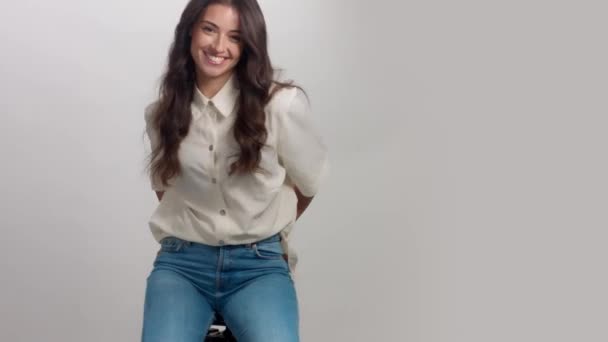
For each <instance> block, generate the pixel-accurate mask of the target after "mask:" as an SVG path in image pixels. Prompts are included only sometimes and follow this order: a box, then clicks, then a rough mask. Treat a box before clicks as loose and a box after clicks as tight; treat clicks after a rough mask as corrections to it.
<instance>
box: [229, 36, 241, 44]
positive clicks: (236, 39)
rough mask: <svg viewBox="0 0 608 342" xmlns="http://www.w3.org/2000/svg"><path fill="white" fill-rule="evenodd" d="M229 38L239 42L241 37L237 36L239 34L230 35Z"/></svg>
mask: <svg viewBox="0 0 608 342" xmlns="http://www.w3.org/2000/svg"><path fill="white" fill-rule="evenodd" d="M230 39H231V40H232V41H233V42H235V43H240V42H241V37H239V36H232V37H230Z"/></svg>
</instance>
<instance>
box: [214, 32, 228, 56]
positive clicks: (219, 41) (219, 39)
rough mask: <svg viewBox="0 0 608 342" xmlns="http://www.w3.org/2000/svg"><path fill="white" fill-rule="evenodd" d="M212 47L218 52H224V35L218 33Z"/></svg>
mask: <svg viewBox="0 0 608 342" xmlns="http://www.w3.org/2000/svg"><path fill="white" fill-rule="evenodd" d="M213 48H214V49H215V50H216V52H218V53H222V52H224V50H226V38H225V37H224V35H221V34H218V35H217V36H216V38H215V41H214V42H213Z"/></svg>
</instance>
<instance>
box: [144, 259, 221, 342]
mask: <svg viewBox="0 0 608 342" xmlns="http://www.w3.org/2000/svg"><path fill="white" fill-rule="evenodd" d="M213 316H214V313H213V309H212V307H211V306H210V304H209V303H208V301H207V300H206V299H205V298H204V297H203V296H202V295H201V294H200V293H199V292H198V290H197V289H196V288H195V287H194V286H193V285H192V284H191V283H190V281H188V280H187V279H185V278H184V277H183V276H182V275H180V274H178V273H176V272H174V271H171V270H166V269H154V270H153V271H152V272H151V274H150V276H149V277H148V279H147V286H146V296H145V303H144V319H143V329H142V341H143V342H166V341H171V342H201V341H203V339H204V336H205V335H206V333H207V330H208V328H209V326H210V325H211V320H212V319H213Z"/></svg>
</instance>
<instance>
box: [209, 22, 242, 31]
mask: <svg viewBox="0 0 608 342" xmlns="http://www.w3.org/2000/svg"><path fill="white" fill-rule="evenodd" d="M201 22H202V23H204V24H209V25H211V26H213V27H214V28H216V29H219V28H220V27H219V26H217V25H216V24H214V23H212V22H210V21H209V20H204V19H203V20H201ZM230 32H234V33H241V31H240V30H232V31H230Z"/></svg>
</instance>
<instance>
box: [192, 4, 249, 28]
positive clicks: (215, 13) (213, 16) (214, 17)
mask: <svg viewBox="0 0 608 342" xmlns="http://www.w3.org/2000/svg"><path fill="white" fill-rule="evenodd" d="M199 22H209V23H211V24H214V25H216V26H218V27H219V28H220V29H223V30H226V31H231V30H238V29H239V12H238V11H237V10H236V9H235V8H234V7H232V6H228V5H222V4H212V5H209V7H207V9H206V10H204V11H203V12H202V13H201V15H200V17H199Z"/></svg>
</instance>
